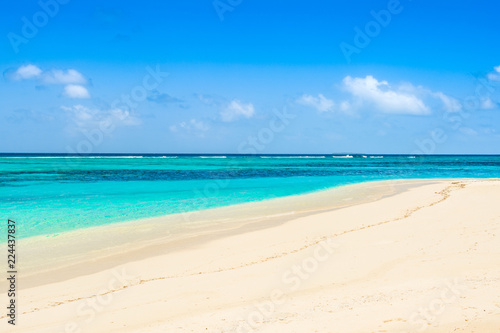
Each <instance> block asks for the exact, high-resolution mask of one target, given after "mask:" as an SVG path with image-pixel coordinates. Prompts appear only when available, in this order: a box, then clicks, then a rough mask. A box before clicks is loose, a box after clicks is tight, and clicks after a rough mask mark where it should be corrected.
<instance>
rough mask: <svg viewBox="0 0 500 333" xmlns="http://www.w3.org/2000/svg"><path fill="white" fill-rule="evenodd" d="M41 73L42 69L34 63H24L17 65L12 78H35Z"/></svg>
mask: <svg viewBox="0 0 500 333" xmlns="http://www.w3.org/2000/svg"><path fill="white" fill-rule="evenodd" d="M41 74H42V70H41V69H40V68H38V67H37V66H35V65H31V64H30V65H25V66H21V67H19V68H18V69H17V70H16V71H15V73H14V75H13V79H14V80H28V79H33V78H37V77H39V76H40V75H41Z"/></svg>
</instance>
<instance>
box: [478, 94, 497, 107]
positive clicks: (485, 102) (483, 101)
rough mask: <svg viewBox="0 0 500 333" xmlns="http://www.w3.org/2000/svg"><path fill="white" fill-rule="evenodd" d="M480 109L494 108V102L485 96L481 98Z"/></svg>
mask: <svg viewBox="0 0 500 333" xmlns="http://www.w3.org/2000/svg"><path fill="white" fill-rule="evenodd" d="M480 107H481V109H483V110H489V109H494V108H495V107H496V105H495V103H494V102H493V101H492V100H491V98H489V97H486V98H483V99H481V105H480Z"/></svg>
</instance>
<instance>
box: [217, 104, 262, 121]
mask: <svg viewBox="0 0 500 333" xmlns="http://www.w3.org/2000/svg"><path fill="white" fill-rule="evenodd" d="M254 114H255V109H254V107H253V104H251V103H248V104H245V103H242V102H240V101H239V100H237V99H234V100H232V101H231V102H230V103H229V104H228V105H227V106H226V107H225V108H224V109H223V110H222V111H221V112H220V116H221V119H222V121H225V122H230V121H234V120H237V119H238V118H241V117H244V118H247V119H248V118H252V117H253V116H254Z"/></svg>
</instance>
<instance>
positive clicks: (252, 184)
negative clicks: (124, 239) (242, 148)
mask: <svg viewBox="0 0 500 333" xmlns="http://www.w3.org/2000/svg"><path fill="white" fill-rule="evenodd" d="M489 177H495V178H499V177H500V156H456V155H455V156H399V155H398V156H397V155H385V156H373V155H366V156H363V155H354V156H352V157H347V158H345V157H342V156H332V155H319V156H318V155H315V156H277V155H273V156H241V155H239V156H231V155H227V156H213V155H205V156H199V155H178V156H175V155H128V156H119V155H105V156H103V155H101V156H97V155H96V156H78V157H68V156H61V155H59V156H58V155H21V154H0V216H1V218H2V219H5V220H6V219H7V218H12V219H15V220H16V221H20V222H21V223H19V224H18V228H19V230H18V235H20V236H21V237H29V236H35V235H43V234H54V233H59V232H62V231H67V230H74V229H78V228H85V227H91V226H98V225H103V224H108V223H115V222H120V221H128V220H133V219H138V218H144V217H153V216H161V215H166V214H172V213H180V212H185V211H191V210H199V209H206V208H212V207H220V206H225V205H231V204H237V203H243V202H250V201H260V200H265V199H269V198H274V197H282V196H287V195H294V194H302V193H307V192H313V191H317V190H322V189H327V188H331V187H335V186H339V185H345V184H352V183H359V182H365V181H371V180H383V179H409V178H489Z"/></svg>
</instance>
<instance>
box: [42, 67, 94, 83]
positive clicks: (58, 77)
mask: <svg viewBox="0 0 500 333" xmlns="http://www.w3.org/2000/svg"><path fill="white" fill-rule="evenodd" d="M42 80H43V82H44V83H47V84H70V83H74V84H85V83H87V80H86V79H85V78H84V77H83V75H82V74H81V73H80V72H78V71H77V70H74V69H68V70H67V71H64V70H60V69H53V70H50V71H47V72H44V73H43V75H42Z"/></svg>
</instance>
